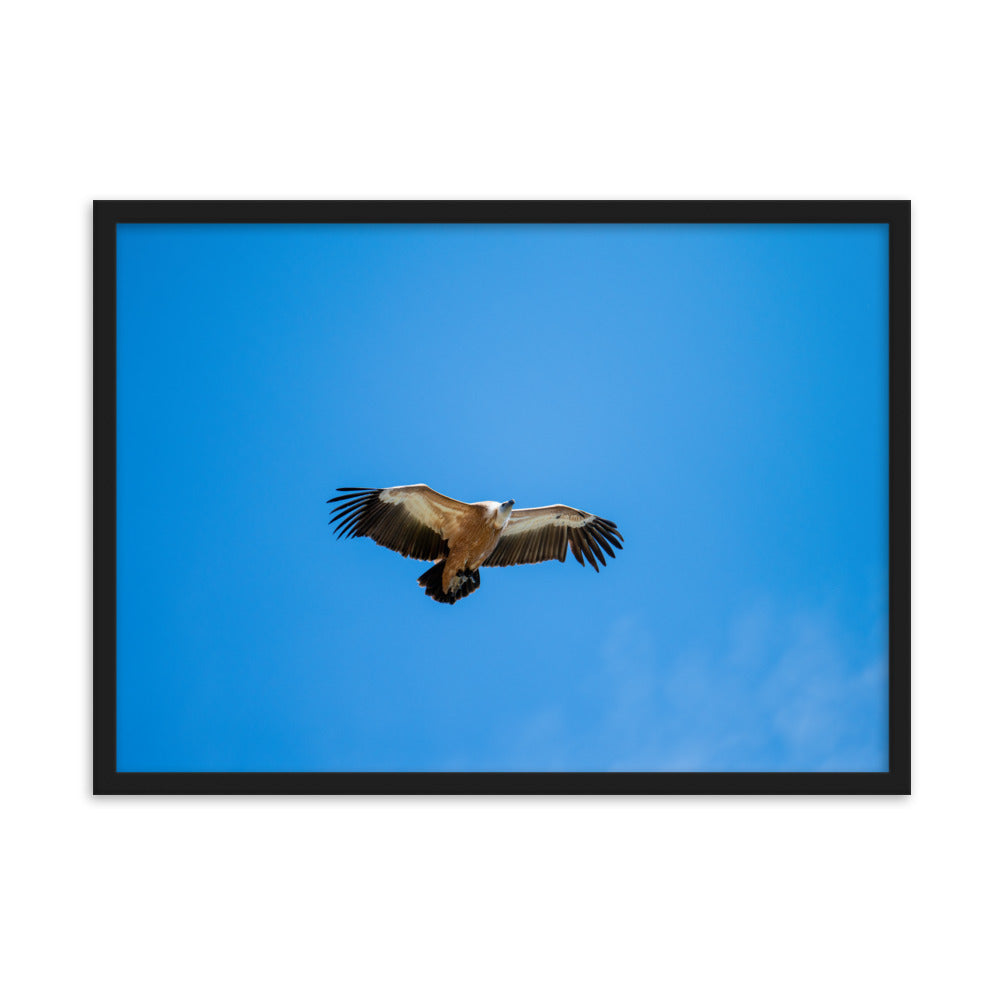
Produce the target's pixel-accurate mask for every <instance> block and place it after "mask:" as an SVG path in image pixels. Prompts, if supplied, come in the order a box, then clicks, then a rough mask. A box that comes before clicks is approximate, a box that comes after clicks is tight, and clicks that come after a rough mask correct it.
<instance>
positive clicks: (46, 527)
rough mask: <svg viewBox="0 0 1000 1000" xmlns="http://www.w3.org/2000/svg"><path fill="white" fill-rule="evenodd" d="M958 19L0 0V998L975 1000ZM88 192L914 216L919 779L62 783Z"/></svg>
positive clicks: (979, 576) (81, 442)
mask: <svg viewBox="0 0 1000 1000" xmlns="http://www.w3.org/2000/svg"><path fill="white" fill-rule="evenodd" d="M988 9H989V8H988V6H987V5H986V4H985V3H969V2H964V3H963V2H956V3H953V4H952V5H951V6H950V7H949V8H948V10H947V12H945V11H944V10H943V9H942V8H940V7H939V6H933V7H932V6H931V5H913V4H901V3H900V4H886V3H873V2H871V0H868V2H864V3H857V2H841V3H838V4H836V5H829V6H823V7H820V6H817V5H805V4H801V3H793V2H789V3H776V2H763V3H756V4H742V3H703V4H679V5H676V6H673V7H671V6H668V5H666V4H661V3H649V4H637V3H627V2H626V3H619V4H616V5H609V4H600V5H598V4H579V3H576V4H569V3H558V4H557V3H547V4H538V3H520V2H515V3H508V4H505V5H500V4H489V5H473V4H468V3H451V4H446V3H441V2H432V3H422V4H409V5H405V4H399V3H396V4H393V3H379V4H367V5H366V4H359V3H352V4H331V3H319V2H316V3H296V2H288V3H285V4H283V5H276V4H271V3H269V4H247V3H240V4H237V3H217V2H215V3H213V2H207V0H200V2H197V3H192V2H188V0H179V2H175V3H173V4H170V5H156V6H154V5H152V4H134V3H124V2H121V3H112V2H106V0H95V2H93V3H90V4H73V5H71V4H58V3H56V4H47V5H42V4H36V5H29V4H19V5H17V6H16V7H14V8H12V9H11V10H10V11H8V12H7V13H6V15H5V28H4V37H3V41H2V43H0V46H2V50H3V54H2V57H0V77H2V79H0V83H2V90H0V93H2V94H3V98H2V100H3V103H4V112H3V118H2V121H3V129H4V133H5V134H4V141H3V148H4V152H3V154H2V156H0V170H2V171H3V173H4V175H5V186H4V190H5V194H6V198H5V201H4V203H3V211H2V219H3V239H2V241H0V254H2V256H3V266H2V270H0V273H2V275H3V277H4V291H3V295H2V296H0V311H2V312H0V330H2V341H0V343H2V356H0V407H2V414H0V415H2V425H0V426H2V433H3V459H4V461H3V469H4V473H5V475H4V477H3V479H4V485H3V488H2V489H0V507H2V510H0V513H2V524H3V538H4V541H3V564H4V573H3V588H4V593H3V603H2V608H3V620H4V626H3V629H2V633H3V655H2V657H0V662H2V665H3V678H4V682H3V698H2V701H0V713H2V725H0V741H2V750H3V761H4V776H3V785H4V792H3V805H4V810H3V811H4V817H5V818H4V821H3V827H2V829H3V830H4V833H5V834H6V837H5V841H6V843H5V848H4V851H3V871H2V878H0V885H2V888H0V898H2V911H0V912H2V917H3V920H4V922H5V924H6V928H5V930H4V932H3V935H2V938H0V940H2V941H3V945H4V951H5V953H6V954H5V957H3V958H2V960H0V986H3V987H5V992H6V993H7V995H9V996H13V997H19V998H20V997H35V996H39V997H50V996H52V997H71V996H72V997H76V996H81V995H82V996H89V995H94V996H101V997H102V998H107V1000H111V998H118V997H123V998H124V997H128V998H134V997H142V998H146V997H176V996H186V997H209V996H212V997H217V996H240V997H257V996H261V997H264V996H267V997H275V996H278V997H289V996H295V997H299V996H320V995H337V996H345V997H358V996H377V997H382V996H386V997H390V996H391V997H409V996H413V995H417V996H424V995H426V996H435V997H438V996H454V997H483V996H485V997H491V996H498V997H501V996H502V997H509V996H521V995H528V996H547V997H551V996H558V997H561V996H577V995H593V996H601V997H607V996H628V997H644V996H664V995H668V996H675V997H683V998H685V1000H687V998H692V997H703V996H704V997H730V996H746V995H750V996H767V997H776V996H777V997H801V996H810V997H826V996H837V997H841V996H844V995H849V996H852V997H858V996H860V997H868V996H879V997H884V996H899V995H905V994H913V993H917V992H920V993H921V994H922V993H924V992H927V993H928V994H929V995H934V994H938V995H951V996H974V995H983V994H984V993H985V992H986V982H987V977H988V976H989V975H992V974H993V972H994V969H995V964H994V963H993V962H991V961H990V958H989V953H990V952H992V951H993V950H995V946H996V939H995V908H994V900H995V896H996V891H997V866H996V862H995V850H994V845H993V843H992V840H993V839H994V838H995V836H996V823H995V822H991V814H992V812H993V808H991V807H993V798H994V796H995V785H996V780H997V779H996V767H995V765H996V756H997V755H996V752H995V745H996V732H995V728H996V727H995V725H994V718H995V715H996V711H997V709H996V706H997V701H998V698H997V695H998V683H997V675H998V665H1000V664H998V656H997V641H996V630H995V627H994V617H995V615H996V608H997V605H998V600H997V598H998V596H1000V594H998V585H997V582H996V576H995V573H994V567H995V565H996V563H997V556H998V551H997V549H998V545H997V542H998V537H997V536H998V532H997V527H996V511H997V510H998V509H1000V502H998V499H1000V498H998V496H997V492H998V491H997V476H996V472H995V467H996V461H997V450H998V449H997V433H996V430H997V412H996V411H997V408H996V402H995V400H996V390H995V383H996V378H997V370H998V361H1000V352H998V349H997V340H998V337H997V334H998V321H997V308H996V290H995V289H996V272H997V252H996V246H997V223H998V211H997V176H998V174H1000V171H998V163H997V156H996V153H995V145H994V144H995V137H996V106H995V96H996V92H997V84H998V80H997V75H998V74H997V69H996V65H997V64H996V60H995V55H994V44H993V43H994V41H995V37H996V36H995V30H991V29H989V28H988V24H987V11H988ZM362 10H363V13H359V11H362ZM112 197H114V198H149V197H208V198H214V197H264V198H277V197H331V198H332V197H539V198H552V197H579V198H590V197H649V198H658V197H667V198H676V197H692V198H695V197H705V198H707V197H727V198H744V197H806V198H810V197H816V198H831V197H836V198H841V197H843V198H860V197H871V198H890V197H891V198H896V197H903V198H906V197H909V198H912V199H914V215H913V217H914V259H913V275H914V297H913V304H914V400H915V410H914V445H915V448H914V468H913V471H914V480H913V481H914V506H913V513H914V529H915V537H914V600H913V611H914V623H915V624H914V649H915V655H914V731H915V745H914V776H915V777H914V791H915V794H914V796H913V797H912V798H911V799H891V800H877V799H865V800H862V799H858V800H844V799H822V800H807V799H803V800H765V799H746V800H694V799H689V800H684V799H672V800H664V801H657V800H643V801H612V800H607V801H605V800H594V801H591V800H571V801H565V800H563V801H544V800H542V801H506V800H495V801H493V800H470V801H419V800H418V801H391V800H384V801H357V800H355V801H349V800H340V801H338V800H323V799H311V800H187V801H184V800H177V799H162V800H125V799H120V800H111V799H103V800H95V799H93V798H92V797H91V796H90V794H89V774H88V766H89V750H88V744H89V739H90V723H89V683H90V680H89V678H90V674H89V671H90V664H89V642H90V628H89V614H90V606H89V600H90V586H89V573H90V538H89V525H90V482H89V470H90V444H89V412H90V411H89V406H90V397H89V379H90V367H89V351H90V313H89V310H90V280H91V273H90V242H89V241H90V222H89V220H90V201H91V199H93V198H112ZM991 922H993V932H992V933H991V932H990V925H991ZM994 988H995V984H994Z"/></svg>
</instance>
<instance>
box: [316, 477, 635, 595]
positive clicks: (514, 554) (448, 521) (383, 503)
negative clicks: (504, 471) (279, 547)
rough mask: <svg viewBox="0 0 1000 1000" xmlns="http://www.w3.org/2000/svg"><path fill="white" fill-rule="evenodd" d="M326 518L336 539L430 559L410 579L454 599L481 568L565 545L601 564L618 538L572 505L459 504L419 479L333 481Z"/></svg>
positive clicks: (543, 556) (530, 558)
mask: <svg viewBox="0 0 1000 1000" xmlns="http://www.w3.org/2000/svg"><path fill="white" fill-rule="evenodd" d="M337 492H338V493H340V494H341V496H337V497H333V498H332V499H331V500H329V501H327V502H328V503H331V504H333V508H332V509H333V517H332V518H331V519H330V523H331V524H333V525H334V526H335V527H336V528H338V529H339V531H338V533H337V537H338V538H339V537H340V536H341V535H345V534H346V535H347V537H348V538H355V537H359V536H361V535H365V536H367V537H368V538H371V539H373V540H374V541H375V542H377V543H378V544H379V545H384V546H385V547H386V548H389V549H392V550H393V551H394V552H399V553H401V554H402V555H404V556H409V557H410V558H412V559H424V560H429V561H432V562H433V563H434V565H433V566H432V567H431V568H430V569H429V570H428V571H427V572H426V573H424V574H423V575H422V576H421V577H420V579H419V580H418V581H417V582H418V583H419V584H420V585H421V586H422V587H423V588H424V590H425V593H426V594H427V595H428V596H429V597H433V598H434V600H435V601H440V602H442V603H444V604H454V603H455V602H456V601H458V600H461V599H462V598H463V597H467V596H468V595H469V594H471V593H472V592H473V591H474V590H476V588H477V587H478V586H479V569H480V567H481V566H521V565H524V564H526V563H537V562H544V561H545V560H547V559H558V560H559V561H560V562H564V561H565V559H566V549H567V548H569V549H570V551H571V552H572V553H573V555H574V556H575V557H576V560H577V561H578V562H579V563H580V565H581V566H583V565H585V563H584V561H583V560H584V558H586V559H587V562H589V563H590V565H591V566H593V567H594V569H595V570H598V572H599V569H598V566H597V563H598V562H600V564H601V565H602V566H606V565H607V562H606V560H605V558H604V556H605V553H607V555H609V556H611V557H612V558H614V555H615V552H614V550H615V549H620V548H621V547H622V544H621V543H622V542H623V541H624V538H623V537H622V533H621V532H620V531H619V530H618V526H617V525H616V524H615V523H614V521H608V520H606V519H605V518H603V517H597V516H595V515H594V514H588V513H587V512H586V511H584V510H576V509H575V508H573V507H564V506H561V505H558V504H557V505H554V506H551V507H526V508H523V509H522V510H514V509H513V507H514V501H513V500H508V501H507V502H506V503H502V504H501V503H497V502H496V501H494V500H481V501H479V502H478V503H462V501H460V500H453V499H452V498H451V497H446V496H444V494H442V493H437V492H436V491H434V490H432V489H431V488H430V487H429V486H426V485H425V484H423V483H420V484H417V485H415V486H390V487H388V488H387V489H382V490H372V489H360V488H357V487H352V486H344V487H341V488H340V489H339V490H338V491H337Z"/></svg>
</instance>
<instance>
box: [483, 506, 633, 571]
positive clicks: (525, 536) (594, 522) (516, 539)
mask: <svg viewBox="0 0 1000 1000" xmlns="http://www.w3.org/2000/svg"><path fill="white" fill-rule="evenodd" d="M619 539H620V540H619ZM624 540H625V539H624V537H623V536H622V533H621V532H620V531H619V530H618V525H616V524H615V522H614V521H608V520H607V519H605V518H603V517H598V516H597V515H596V514H588V513H587V512H586V511H585V510H575V509H574V508H573V507H563V506H562V505H560V504H555V505H553V506H552V507H525V508H524V509H523V510H515V511H512V512H511V515H510V520H509V521H508V522H507V526H506V527H505V528H504V529H503V534H502V535H501V536H500V541H499V542H498V543H497V547H496V548H495V549H494V550H493V551H492V552H491V553H490V555H489V557H488V558H487V559H486V561H485V562H484V563H483V565H484V566H521V565H524V564H525V563H537V562H545V561H546V560H547V559H558V560H559V561H560V562H563V561H565V559H566V548H567V546H568V547H569V549H570V551H572V553H573V555H574V556H575V557H576V559H577V562H579V563H580V565H581V566H583V565H585V564H584V561H583V557H584V556H586V557H587V562H589V563H590V565H591V566H593V567H594V569H595V570H596V569H597V561H595V557H596V559H597V560H599V561H600V563H601V565H602V566H607V563H606V562H605V560H604V552H607V554H608V555H609V556H611V558H612V559H613V558H614V556H615V549H620V548H621V547H622V544H621V543H622V542H623V541H624ZM612 546H614V548H612ZM602 549H603V550H604V552H602V551H601V550H602ZM597 571H598V572H600V570H597Z"/></svg>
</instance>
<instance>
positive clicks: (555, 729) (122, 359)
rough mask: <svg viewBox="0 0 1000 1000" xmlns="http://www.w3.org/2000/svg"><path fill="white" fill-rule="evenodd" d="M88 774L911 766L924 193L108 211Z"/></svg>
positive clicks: (520, 790) (770, 777) (423, 776)
mask: <svg viewBox="0 0 1000 1000" xmlns="http://www.w3.org/2000/svg"><path fill="white" fill-rule="evenodd" d="M94 213H95V214H94V237H95V299H94V306H95V329H94V358H95V403H94V407H95V410H94V416H95V505H94V506H95V646H94V789H95V791H96V792H98V793H115V792H145V793H156V792H182V793H183V792H204V793H227V792H228V793H233V792H249V793H253V792H261V793H275V792H278V793H283V792H288V793H293V792H295V793H423V794H434V793H472V794H483V793H505V794H524V793H556V794H566V793H574V794H586V793H613V794H629V793H654V794H655V793H747V792H773V793H828V792H855V793H865V792H883V793H906V792H908V791H909V780H910V779H909V485H908V483H909V416H908V409H909V203H908V202H254V203H251V202H96V203H95V208H94Z"/></svg>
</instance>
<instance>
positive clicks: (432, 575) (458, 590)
mask: <svg viewBox="0 0 1000 1000" xmlns="http://www.w3.org/2000/svg"><path fill="white" fill-rule="evenodd" d="M443 576H444V560H443V559H441V560H439V561H438V562H436V563H435V564H434V565H433V566H431V568H430V569H429V570H428V571H427V572H426V573H424V574H423V576H421V577H420V578H419V579H418V580H417V583H419V584H420V586H421V587H423V588H424V593H425V594H426V595H427V596H428V597H433V598H434V600H435V601H439V602H440V603H441V604H454V603H455V602H456V601H460V600H461V599H462V598H463V597H468V596H469V594H471V593H472V592H473V591H474V590H476V589H477V588H478V586H479V570H478V569H477V570H475V571H474V572H472V573H470V572H468V571H466V570H459V572H458V575H457V576H456V577H455V582H454V583H453V584H452V590H451V591H449V592H448V593H447V594H446V593H445V592H444V589H443V587H442V586H441V583H442V579H443Z"/></svg>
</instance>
